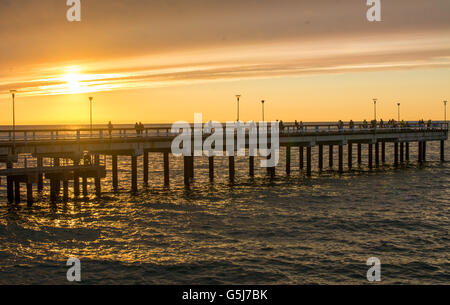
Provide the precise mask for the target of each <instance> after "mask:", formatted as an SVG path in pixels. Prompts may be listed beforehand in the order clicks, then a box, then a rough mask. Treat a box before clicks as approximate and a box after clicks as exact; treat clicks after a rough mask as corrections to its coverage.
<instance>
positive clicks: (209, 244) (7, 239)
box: [0, 126, 450, 285]
mask: <svg viewBox="0 0 450 305" xmlns="http://www.w3.org/2000/svg"><path fill="white" fill-rule="evenodd" d="M52 127H55V126H52ZM20 128H28V127H18V129H20ZM44 128H50V127H44ZM59 128H61V126H59ZM74 128H75V127H74ZM445 146H446V150H445V158H446V160H450V147H449V145H448V141H447V142H446V143H445ZM386 150H387V151H386V155H387V160H386V163H385V164H383V165H382V166H381V167H380V168H378V169H374V170H369V169H368V168H367V147H366V146H365V145H363V164H362V166H361V167H358V166H357V164H356V160H354V163H353V169H352V170H351V171H349V170H347V164H346V161H347V158H346V148H344V156H345V158H344V161H345V163H344V164H345V173H343V174H339V173H338V172H337V149H335V154H334V157H335V160H334V167H333V168H328V167H327V165H328V148H327V147H325V148H324V165H325V169H324V171H323V172H321V173H319V172H318V170H317V164H318V158H317V148H313V156H312V160H313V161H312V162H313V175H312V177H306V175H305V173H304V172H302V171H300V170H299V158H298V150H297V149H295V148H293V149H292V157H291V158H292V165H291V168H292V172H291V174H290V176H287V175H286V172H285V163H284V160H285V157H284V149H282V150H281V152H280V155H281V157H280V163H279V164H278V166H277V168H276V176H275V179H274V180H270V179H269V178H268V177H267V171H266V169H264V168H260V166H259V162H258V161H259V159H257V160H256V163H255V168H256V173H255V174H256V176H255V178H254V179H251V178H250V177H249V176H248V158H247V157H236V180H235V183H233V184H230V183H229V181H228V160H227V159H226V157H216V158H215V180H214V182H213V183H211V182H210V181H209V176H208V159H207V158H205V157H198V158H196V159H195V174H194V182H193V183H192V185H191V187H190V188H189V189H187V188H185V187H184V184H183V160H182V158H181V159H180V158H177V157H174V156H172V155H171V156H170V186H168V187H165V186H164V178H163V156H162V154H160V153H159V154H158V153H150V155H149V160H150V161H149V164H150V165H149V167H150V174H149V177H150V178H149V180H150V181H149V183H148V184H147V185H144V183H143V174H142V158H139V159H138V166H139V171H138V179H139V192H138V193H137V194H134V195H133V194H131V193H130V189H131V185H130V180H131V160H130V158H129V157H125V156H124V157H119V185H120V189H119V191H118V192H114V191H113V189H112V180H111V159H110V158H109V157H106V158H102V162H104V164H105V165H106V168H107V177H106V178H105V179H103V180H102V192H103V194H102V198H100V199H98V198H96V197H95V191H94V181H89V194H90V195H89V196H88V197H87V198H79V199H76V200H74V199H71V200H70V201H69V202H68V203H62V202H58V203H56V204H50V200H49V185H48V181H46V182H45V191H44V192H43V193H42V195H39V196H36V197H35V200H36V202H35V203H34V205H33V206H32V207H27V205H26V203H21V204H20V205H19V206H15V205H8V204H7V200H6V181H5V179H4V178H2V180H1V181H0V284H71V283H70V282H68V280H67V271H68V269H69V268H70V266H67V260H68V259H69V258H72V257H75V258H78V259H79V260H80V264H81V284H156V285H158V284H275V285H277V284H288V285H305V284H357V285H360V284H361V285H362V284H368V283H369V282H368V279H367V272H368V270H369V268H371V267H372V266H371V265H370V266H369V265H367V261H368V259H369V258H372V257H376V258H378V259H379V261H380V264H381V265H380V267H381V269H380V270H381V282H380V283H382V284H449V283H450V256H449V249H450V235H449V230H450V219H449V217H450V163H449V162H444V163H442V162H440V158H439V142H429V143H428V145H427V162H426V163H423V164H419V163H418V162H417V144H415V143H414V144H412V145H411V148H410V156H411V160H410V162H408V163H405V164H403V165H402V166H400V167H398V168H394V167H393V150H394V148H393V144H387V145H386ZM353 155H354V156H355V155H356V154H355V153H354V154H353ZM25 159H26V160H27V161H25ZM25 162H27V165H28V166H33V164H34V163H33V162H35V160H34V159H33V158H32V156H30V155H29V156H27V155H21V156H20V158H19V162H18V164H17V165H16V166H23V164H24V163H25ZM47 162H48V161H47ZM2 168H4V166H3V165H2ZM24 191H25V188H24V187H22V192H23V193H22V197H23V198H26V197H25V193H24Z"/></svg>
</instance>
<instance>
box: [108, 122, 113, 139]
mask: <svg viewBox="0 0 450 305" xmlns="http://www.w3.org/2000/svg"><path fill="white" fill-rule="evenodd" d="M113 128H114V126H113V124H112V123H111V121H109V123H108V132H109V137H110V138H111V137H112V131H113Z"/></svg>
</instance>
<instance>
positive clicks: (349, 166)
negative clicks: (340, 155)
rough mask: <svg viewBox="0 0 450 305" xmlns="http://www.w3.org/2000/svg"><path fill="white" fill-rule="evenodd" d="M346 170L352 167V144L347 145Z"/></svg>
mask: <svg viewBox="0 0 450 305" xmlns="http://www.w3.org/2000/svg"><path fill="white" fill-rule="evenodd" d="M347 149H348V169H349V170H351V169H352V167H353V143H348V146H347Z"/></svg>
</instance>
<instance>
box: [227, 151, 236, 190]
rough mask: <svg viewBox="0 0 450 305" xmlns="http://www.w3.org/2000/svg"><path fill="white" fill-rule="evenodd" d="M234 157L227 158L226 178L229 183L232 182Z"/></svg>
mask: <svg viewBox="0 0 450 305" xmlns="http://www.w3.org/2000/svg"><path fill="white" fill-rule="evenodd" d="M234 175H235V172H234V156H228V178H229V180H230V182H231V183H233V182H234Z"/></svg>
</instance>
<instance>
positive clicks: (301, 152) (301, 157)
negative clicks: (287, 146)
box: [298, 146, 305, 170]
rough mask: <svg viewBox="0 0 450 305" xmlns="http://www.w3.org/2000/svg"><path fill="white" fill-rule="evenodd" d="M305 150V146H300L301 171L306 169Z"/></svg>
mask: <svg viewBox="0 0 450 305" xmlns="http://www.w3.org/2000/svg"><path fill="white" fill-rule="evenodd" d="M303 150H304V149H303V146H299V147H298V151H299V157H300V160H299V167H300V170H303V168H305V165H304V163H305V161H304V154H303Z"/></svg>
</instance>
